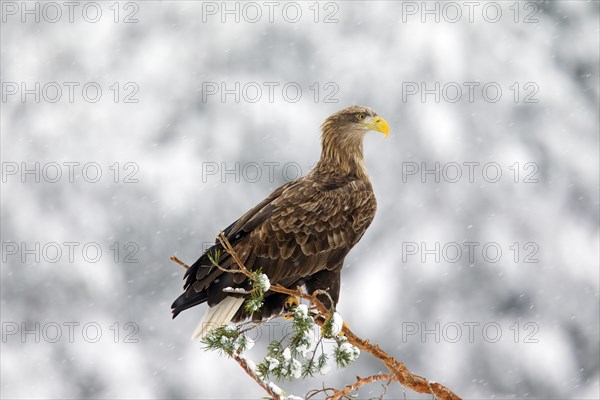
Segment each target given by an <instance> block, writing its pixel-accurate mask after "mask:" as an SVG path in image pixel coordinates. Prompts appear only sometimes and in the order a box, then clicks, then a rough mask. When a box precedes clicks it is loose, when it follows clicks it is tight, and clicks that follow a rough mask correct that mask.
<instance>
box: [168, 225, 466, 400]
mask: <svg viewBox="0 0 600 400" xmlns="http://www.w3.org/2000/svg"><path fill="white" fill-rule="evenodd" d="M218 239H219V241H220V243H221V245H222V246H223V248H224V249H225V251H226V252H227V253H228V254H229V255H230V256H231V257H232V258H233V260H234V261H235V262H236V264H237V265H238V267H239V270H237V271H235V270H232V271H230V270H226V269H225V270H224V271H225V272H242V273H243V274H244V275H246V276H248V277H251V276H252V273H251V272H250V271H249V270H248V269H247V268H246V267H245V266H244V265H243V263H242V262H241V260H240V259H239V257H238V256H237V254H236V253H235V250H234V249H233V247H232V246H231V243H229V241H228V240H227V238H226V237H225V235H224V234H223V232H221V233H220V234H219V236H218ZM171 260H172V261H174V262H176V263H177V264H179V265H181V266H183V267H184V268H186V269H188V268H189V267H188V266H187V265H186V264H185V263H184V262H182V261H181V260H179V259H178V258H177V257H174V256H173V257H171ZM269 291H272V292H277V293H282V294H287V295H289V296H296V297H299V298H302V299H304V300H307V301H309V302H310V303H312V304H313V305H314V307H315V309H316V310H317V313H316V314H315V315H313V318H314V320H315V322H316V323H317V324H319V325H322V324H323V323H324V322H325V321H326V320H327V319H329V318H330V317H331V312H330V310H328V309H327V307H325V305H324V304H323V303H322V302H321V301H320V300H319V299H318V298H317V295H319V294H323V293H326V292H323V291H315V292H314V293H311V294H309V293H306V292H304V291H303V290H302V288H301V287H297V288H296V289H289V288H286V287H283V286H281V285H279V284H274V285H273V284H272V285H271V287H270V289H269ZM332 304H333V303H332ZM341 334H343V335H344V336H345V337H346V339H348V342H349V343H350V344H352V345H354V346H356V347H357V348H358V349H360V350H362V351H364V352H367V353H369V354H371V355H372V356H373V357H375V358H377V359H378V360H380V361H381V362H382V363H383V364H384V365H385V366H386V367H387V369H388V370H389V371H390V372H391V373H390V374H378V375H373V376H370V377H367V378H360V377H356V378H357V380H356V382H354V383H353V384H351V385H349V386H346V387H345V388H344V389H342V390H340V391H336V392H334V393H333V394H332V395H331V396H329V397H328V400H337V399H339V398H341V397H343V396H346V395H348V394H349V393H350V392H352V391H355V390H357V389H359V388H360V387H361V386H363V385H365V384H368V383H372V382H376V381H382V380H387V381H395V382H398V383H399V384H400V385H402V386H404V387H407V388H409V389H412V390H414V391H415V392H417V393H428V394H433V395H435V396H437V397H438V398H439V399H441V400H461V398H460V397H459V396H458V395H457V394H455V393H454V392H452V391H451V390H450V389H448V388H447V387H445V386H444V385H442V384H441V383H437V382H431V381H428V380H427V379H425V378H423V377H422V376H419V375H416V374H413V373H411V372H410V371H409V370H408V369H407V368H406V366H405V365H404V364H403V363H401V362H400V361H398V360H396V359H395V358H394V357H392V356H390V355H389V354H388V353H387V352H385V351H384V350H382V349H381V348H380V347H379V345H377V344H371V343H370V342H369V340H365V339H362V338H360V337H359V336H358V335H356V334H355V333H354V332H353V331H352V330H351V329H350V327H349V326H348V325H347V324H346V323H344V325H343V327H342V330H341ZM232 357H233V358H234V359H235V360H236V361H237V362H238V364H240V366H241V367H242V368H243V369H244V371H246V373H247V374H248V375H250V377H252V379H254V380H255V381H256V382H257V383H258V384H259V385H260V386H261V387H262V388H263V389H265V390H266V391H267V393H269V395H271V396H273V398H274V399H280V398H281V397H280V396H279V395H278V394H276V393H275V392H274V391H273V390H272V389H271V388H270V387H269V386H268V385H267V384H266V383H265V382H264V381H263V380H262V379H261V378H260V377H259V376H257V375H256V374H255V373H254V371H252V370H251V369H250V368H249V367H248V364H247V362H246V360H245V359H244V358H243V357H240V356H239V355H233V356H232Z"/></svg>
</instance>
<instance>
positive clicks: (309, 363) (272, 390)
mask: <svg viewBox="0 0 600 400" xmlns="http://www.w3.org/2000/svg"><path fill="white" fill-rule="evenodd" d="M218 238H219V241H220V242H221V245H222V246H223V248H224V250H225V252H226V253H228V254H229V255H230V256H231V257H232V258H233V260H234V261H235V262H236V264H237V266H238V269H237V270H230V269H224V268H222V267H221V266H220V265H219V263H218V262H219V257H220V254H216V255H211V256H209V257H210V260H211V262H212V263H213V264H214V266H215V267H217V268H220V269H222V270H223V271H224V272H227V273H242V274H244V275H246V277H248V279H249V281H250V282H251V283H252V289H251V290H249V291H245V292H244V293H241V292H238V291H237V290H236V289H234V288H226V289H225V290H226V291H227V292H231V293H236V292H237V293H240V294H245V295H247V296H249V297H248V299H247V300H246V301H245V303H244V306H245V307H246V310H247V311H248V312H250V313H252V312H254V311H258V310H260V308H261V307H262V304H263V299H264V294H265V293H266V292H267V291H271V292H277V293H282V294H286V295H288V296H292V297H295V298H299V299H303V300H306V301H308V302H309V303H310V305H311V306H310V308H309V306H307V305H305V304H299V305H297V306H296V307H295V308H294V309H293V310H292V311H290V312H283V313H282V314H279V315H276V316H274V317H272V318H277V317H280V316H283V317H285V318H286V319H291V320H292V332H291V334H290V335H289V336H290V337H289V338H287V342H286V343H284V342H283V341H278V340H274V341H272V342H271V343H270V344H269V346H268V348H267V355H266V356H265V357H264V359H263V361H262V362H260V363H259V364H258V365H256V364H255V363H254V362H253V361H252V360H250V359H249V358H247V357H246V356H245V355H244V354H243V352H244V351H245V350H249V349H250V348H251V347H252V345H253V342H252V341H251V340H250V339H249V338H248V337H247V336H246V335H245V334H244V333H245V332H246V331H248V330H250V329H253V328H254V327H256V326H258V325H260V324H261V323H263V322H264V321H262V322H251V323H245V324H240V325H238V326H237V327H231V326H222V327H217V328H215V329H214V330H213V331H211V332H210V333H209V334H208V335H207V336H206V337H205V338H204V339H203V343H204V344H205V346H206V349H207V350H216V351H219V352H221V353H225V354H226V355H227V356H229V357H231V358H233V359H234V360H235V361H236V362H237V363H238V364H239V365H240V366H241V367H242V369H243V370H244V371H245V372H246V374H248V376H250V377H251V378H252V379H253V380H254V381H255V382H256V383H257V384H258V385H259V386H260V387H261V388H262V389H263V390H264V391H265V392H266V393H267V394H268V395H269V396H270V397H271V398H272V399H274V400H283V399H288V400H297V399H301V398H299V397H296V396H290V395H286V393H285V392H284V391H283V390H282V389H281V388H279V387H278V386H277V385H276V384H275V383H273V382H269V378H270V377H275V378H276V379H277V380H283V379H286V378H287V379H292V380H293V379H302V378H305V377H307V376H314V375H316V374H326V373H327V371H328V365H327V360H328V359H329V358H333V359H334V361H335V363H336V364H337V366H338V367H340V368H344V367H346V366H347V365H348V364H350V363H351V362H352V361H354V360H355V359H356V358H357V357H358V356H359V354H360V352H361V351H362V352H365V353H369V354H370V355H371V356H373V357H375V358H377V359H378V360H379V361H381V362H382V363H383V364H384V365H385V367H386V368H387V369H388V370H389V373H387V374H383V373H380V374H376V375H372V376H368V377H364V378H361V377H358V376H357V377H356V380H355V381H354V382H353V383H351V384H349V385H347V386H346V387H344V388H343V389H339V390H336V389H331V388H330V389H323V390H315V391H313V395H314V394H315V393H319V392H326V393H327V399H328V400H337V399H342V398H343V399H348V398H350V396H351V393H352V392H355V391H358V390H359V389H360V388H361V387H362V386H364V385H367V384H369V383H374V382H381V381H384V382H387V384H388V385H389V384H390V383H391V382H397V383H398V384H400V385H402V386H403V387H405V388H409V389H412V390H413V391H415V392H418V393H428V394H432V395H434V396H435V397H437V398H439V399H441V400H461V399H460V397H459V396H458V395H456V394H455V393H454V392H452V391H451V390H450V389H448V388H447V387H445V386H444V385H442V384H441V383H437V382H433V381H429V380H427V379H425V378H423V377H422V376H419V375H416V374H413V373H411V372H410V371H409V370H408V369H407V368H406V366H405V365H404V364H403V363H401V362H400V361H398V360H396V359H395V358H394V357H392V356H391V355H389V354H388V353H387V352H385V351H384V350H383V349H381V348H380V347H379V345H377V344H371V343H370V341H369V340H365V339H362V338H360V337H359V336H357V335H356V334H355V333H354V332H353V331H352V330H351V329H350V327H349V326H348V324H346V323H345V322H343V321H342V318H341V316H340V315H339V314H338V313H337V312H335V310H333V309H331V310H329V309H327V308H326V307H325V305H324V304H323V303H322V302H321V301H320V300H319V299H318V298H317V296H319V295H326V296H329V294H328V293H327V292H325V291H321V290H318V291H315V292H314V293H306V292H305V291H304V290H303V289H302V288H301V287H297V288H295V289H290V288H286V287H283V286H281V285H279V284H275V285H273V284H271V283H270V282H269V278H268V277H267V276H266V275H265V274H262V273H261V272H260V271H250V270H248V269H247V268H246V267H245V266H244V265H243V263H242V262H241V260H240V259H239V257H238V256H237V254H236V253H235V250H234V249H233V247H232V246H231V244H230V243H229V241H228V240H227V238H226V237H225V235H224V234H223V233H222V232H221V233H220V234H219V237H218ZM171 260H172V261H174V262H176V263H177V264H179V265H181V266H183V267H184V268H186V269H187V268H189V267H188V266H187V265H186V264H185V263H184V262H182V261H180V260H179V259H178V258H177V257H171ZM331 304H333V302H331ZM272 318H271V319H272ZM248 324H250V326H249V327H248ZM315 325H319V326H320V327H321V329H320V335H319V336H320V338H319V339H318V340H315V338H314V335H313V334H312V333H313V328H314V327H315ZM324 339H328V340H330V341H332V342H333V343H334V344H335V346H334V349H333V352H332V354H328V353H327V352H326V351H325V349H324V346H323V340H324ZM311 397H312V396H311Z"/></svg>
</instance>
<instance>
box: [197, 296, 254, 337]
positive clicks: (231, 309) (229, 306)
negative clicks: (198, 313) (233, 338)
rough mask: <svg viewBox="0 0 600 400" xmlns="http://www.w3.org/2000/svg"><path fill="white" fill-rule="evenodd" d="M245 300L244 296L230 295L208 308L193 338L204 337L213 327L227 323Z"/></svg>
mask: <svg viewBox="0 0 600 400" xmlns="http://www.w3.org/2000/svg"><path fill="white" fill-rule="evenodd" d="M243 302H244V298H242V297H233V296H228V297H225V299H223V300H222V301H221V302H220V303H219V304H217V305H216V306H214V307H210V308H209V309H208V310H206V314H204V317H203V318H202V320H201V321H200V323H199V324H198V325H197V326H196V329H195V330H194V333H193V334H192V340H194V339H196V338H200V339H202V338H204V337H205V336H206V335H208V334H209V333H210V331H212V330H213V329H216V328H218V327H220V326H223V325H227V324H228V323H229V322H230V321H231V319H232V318H233V316H234V315H235V313H236V312H237V311H238V310H239V308H240V307H241V305H242V303H243Z"/></svg>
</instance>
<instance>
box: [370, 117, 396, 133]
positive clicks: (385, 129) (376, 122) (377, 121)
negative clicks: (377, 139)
mask: <svg viewBox="0 0 600 400" xmlns="http://www.w3.org/2000/svg"><path fill="white" fill-rule="evenodd" d="M367 126H368V127H369V128H371V129H372V130H374V131H377V132H381V133H383V135H384V136H385V137H388V135H389V133H390V126H389V125H388V123H387V121H386V120H385V119H383V118H381V117H380V116H376V117H375V118H373V121H372V122H371V123H369V124H368V125H367Z"/></svg>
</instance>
